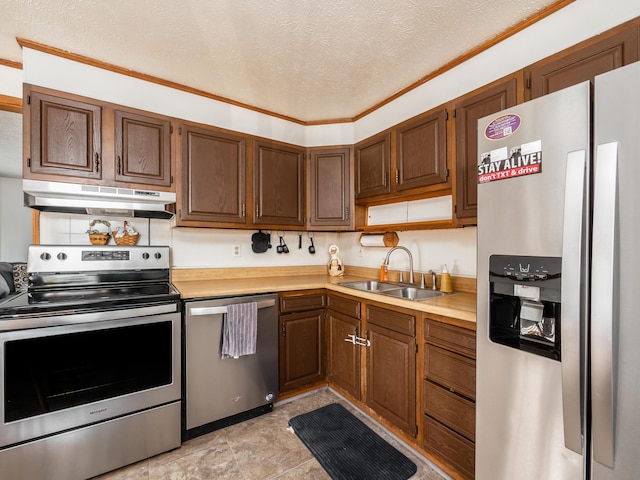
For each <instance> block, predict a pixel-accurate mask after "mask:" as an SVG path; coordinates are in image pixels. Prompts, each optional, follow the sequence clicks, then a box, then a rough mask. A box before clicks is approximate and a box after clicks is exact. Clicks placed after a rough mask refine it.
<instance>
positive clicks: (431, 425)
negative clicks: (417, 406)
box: [424, 415, 475, 478]
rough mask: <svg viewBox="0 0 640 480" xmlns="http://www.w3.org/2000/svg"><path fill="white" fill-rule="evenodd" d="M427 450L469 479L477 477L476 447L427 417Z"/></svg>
mask: <svg viewBox="0 0 640 480" xmlns="http://www.w3.org/2000/svg"><path fill="white" fill-rule="evenodd" d="M424 446H425V448H426V449H427V450H428V451H430V452H433V453H435V454H436V455H438V456H439V457H441V458H443V459H445V460H446V461H448V462H449V463H451V464H452V465H453V466H454V467H456V468H457V469H459V470H460V471H461V473H463V474H464V475H466V476H467V477H469V478H474V475H475V446H474V444H473V443H472V442H470V441H469V440H467V439H466V438H464V437H463V436H461V435H458V434H457V433H456V432H454V431H453V430H451V429H449V428H447V427H445V426H444V425H442V424H441V423H440V422H437V421H436V420H434V419H433V418H431V417H429V416H428V415H425V417H424Z"/></svg>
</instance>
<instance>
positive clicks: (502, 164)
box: [478, 140, 542, 183]
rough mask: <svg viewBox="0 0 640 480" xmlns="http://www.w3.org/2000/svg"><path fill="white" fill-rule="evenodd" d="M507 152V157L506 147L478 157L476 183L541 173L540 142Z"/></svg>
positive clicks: (525, 144) (526, 144)
mask: <svg viewBox="0 0 640 480" xmlns="http://www.w3.org/2000/svg"><path fill="white" fill-rule="evenodd" d="M508 151H509V155H507V147H502V148H498V149H495V150H491V151H490V152H485V153H482V154H481V155H480V164H479V165H478V183H487V182H493V181H495V180H503V179H505V178H513V177H521V176H523V175H532V174H534V173H540V172H542V142H541V141H540V140H536V141H534V142H529V143H523V144H522V145H518V146H515V147H511V148H510V149H509V150H508Z"/></svg>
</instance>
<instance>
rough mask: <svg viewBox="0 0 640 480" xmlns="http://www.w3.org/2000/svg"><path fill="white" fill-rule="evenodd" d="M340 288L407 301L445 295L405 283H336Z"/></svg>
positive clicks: (370, 281)
mask: <svg viewBox="0 0 640 480" xmlns="http://www.w3.org/2000/svg"><path fill="white" fill-rule="evenodd" d="M338 285H340V286H341V287H347V288H353V289H354V290H360V291H361V292H371V293H379V294H380V295H386V296H388V297H396V298H405V299H407V300H426V299H429V298H435V297H440V296H442V295H446V293H443V292H439V291H438V290H430V289H427V288H420V287H416V286H415V285H411V284H406V283H391V282H379V281H377V280H361V281H355V282H341V283H338Z"/></svg>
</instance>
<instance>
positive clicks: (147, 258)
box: [142, 252, 149, 260]
mask: <svg viewBox="0 0 640 480" xmlns="http://www.w3.org/2000/svg"><path fill="white" fill-rule="evenodd" d="M142 258H144V259H145V260H149V254H148V253H147V252H144V253H143V254H142Z"/></svg>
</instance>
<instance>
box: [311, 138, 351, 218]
mask: <svg viewBox="0 0 640 480" xmlns="http://www.w3.org/2000/svg"><path fill="white" fill-rule="evenodd" d="M309 160H310V161H309V186H310V187H309V210H310V212H309V225H310V226H312V227H350V226H351V225H352V223H353V222H352V218H353V217H352V215H351V211H352V210H353V206H352V203H353V188H352V186H351V175H350V172H351V149H350V148H334V149H332V148H329V149H314V150H310V151H309Z"/></svg>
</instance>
